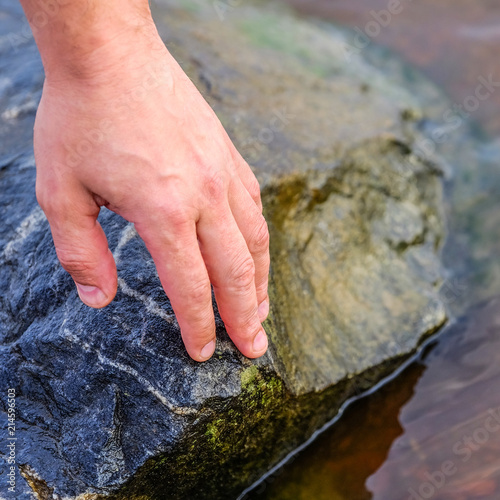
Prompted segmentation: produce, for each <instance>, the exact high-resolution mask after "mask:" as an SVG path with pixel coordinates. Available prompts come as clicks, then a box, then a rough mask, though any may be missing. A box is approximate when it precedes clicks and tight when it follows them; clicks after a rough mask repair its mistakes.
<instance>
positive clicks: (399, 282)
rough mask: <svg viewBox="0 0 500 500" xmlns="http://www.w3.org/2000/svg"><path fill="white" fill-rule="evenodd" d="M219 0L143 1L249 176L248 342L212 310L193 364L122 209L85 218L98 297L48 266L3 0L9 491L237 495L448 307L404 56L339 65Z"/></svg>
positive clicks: (392, 362)
mask: <svg viewBox="0 0 500 500" xmlns="http://www.w3.org/2000/svg"><path fill="white" fill-rule="evenodd" d="M220 3H223V2H216V3H215V4H220ZM215 4H213V3H212V2H209V1H208V0H207V1H204V0H198V1H194V0H193V1H189V2H188V1H187V0H186V1H181V0H162V1H161V2H160V1H158V2H156V3H155V4H154V5H153V8H154V14H155V18H156V20H157V23H158V26H159V29H160V32H161V33H162V35H163V37H164V39H165V41H166V43H167V46H168V47H169V48H170V49H171V51H172V52H173V54H174V55H175V56H176V57H177V59H178V60H179V61H180V63H181V65H182V66H183V67H184V69H185V70H186V71H187V72H188V74H189V75H190V76H191V77H192V78H193V80H194V81H195V83H196V84H197V86H198V88H199V89H200V90H201V91H202V92H203V94H204V95H205V96H206V97H207V99H208V100H209V102H210V103H211V104H212V106H213V107H214V108H215V110H216V112H217V114H218V115H219V117H220V118H221V121H222V122H223V124H224V125H225V127H226V128H227V130H228V132H229V134H230V135H231V137H232V139H233V140H234V141H235V143H236V145H237V146H238V148H239V149H240V150H241V152H242V153H243V155H244V156H245V157H246V159H247V160H248V161H249V163H250V164H251V165H252V167H253V168H254V171H255V173H256V174H257V176H258V178H259V181H260V182H261V186H262V190H263V201H264V206H265V212H266V216H267V218H268V221H269V226H270V230H271V238H272V272H271V299H272V309H271V314H270V319H269V320H268V322H267V324H266V329H267V331H268V332H269V335H270V349H269V353H268V354H267V355H266V356H264V357H263V358H261V359H260V360H256V361H250V360H248V359H245V358H244V357H242V356H241V355H240V354H239V353H238V352H237V351H236V350H235V348H234V347H233V345H232V343H231V341H230V340H229V338H228V337H227V335H226V333H225V331H224V326H223V324H222V322H221V321H220V319H219V318H218V319H217V330H218V331H217V333H218V345H217V349H216V354H215V356H214V357H213V359H212V360H211V361H209V362H207V363H204V364H197V363H195V362H193V361H191V360H190V359H189V358H188V356H187V354H186V353H185V351H184V348H183V345H182V342H181V338H180V334H179V329H178V325H177V323H176V320H175V317H174V315H173V313H172V309H171V307H170V304H169V301H168V298H167V297H166V296H165V294H164V292H163V291H162V288H161V286H160V282H159V280H158V278H157V275H156V271H155V267H154V264H153V262H152V260H151V258H150V256H149V254H148V252H147V251H146V248H145V246H144V244H143V242H142V241H141V240H140V239H139V238H138V237H137V235H136V233H135V231H134V229H133V227H132V226H131V225H129V224H128V223H127V222H126V221H124V220H123V219H121V218H120V217H118V216H116V215H115V214H113V213H111V212H109V211H106V210H103V212H102V214H101V216H100V220H101V223H102V225H103V227H104V228H105V231H106V234H107V236H108V239H109V244H110V248H111V249H112V251H113V252H114V255H115V259H116V260H117V265H118V273H119V291H118V295H117V297H116V300H115V301H114V302H113V303H112V304H111V305H110V306H108V307H107V308H105V309H104V310H99V311H96V310H91V309H89V308H87V307H86V306H84V305H83V304H81V303H80V302H79V300H78V297H77V294H76V291H75V290H74V287H73V284H72V281H71V279H70V277H69V276H68V275H67V274H66V273H65V272H64V271H63V270H62V269H61V268H60V266H59V264H58V262H57V259H56V255H55V251H54V248H53V244H52V241H51V236H50V231H49V227H48V223H47V221H46V220H45V217H44V215H43V213H42V212H41V210H40V208H39V207H38V206H37V204H36V200H35V194H34V180H35V169H34V159H33V155H32V150H31V129H32V124H33V119H34V113H35V110H36V105H37V102H38V99H39V97H40V92H41V86H42V82H43V74H42V67H41V63H40V61H39V58H38V55H37V52H36V47H35V46H34V43H33V41H32V39H31V38H30V36H29V34H28V32H27V30H26V28H25V21H24V20H23V17H22V13H21V11H20V8H19V7H18V6H17V4H15V5H11V4H10V3H9V2H8V1H7V0H0V74H1V75H2V77H1V78H0V110H1V119H0V192H1V198H0V206H1V214H2V225H1V226H0V248H1V250H0V394H1V395H2V396H1V397H0V428H1V429H2V433H3V432H4V429H6V428H7V389H8V388H13V389H15V391H16V396H17V397H16V437H17V441H16V465H17V466H18V467H19V474H18V476H17V489H16V491H17V493H16V496H15V497H14V498H18V499H21V500H24V499H28V498H39V499H49V498H50V499H52V498H56V499H63V498H64V499H66V498H76V497H79V498H104V497H111V498H124V499H147V498H151V499H163V498H165V499H170V498H172V499H173V498H186V499H197V498H200V499H205V498H206V499H224V498H235V497H236V496H237V494H238V493H239V492H240V491H242V490H243V489H244V488H245V487H246V486H248V485H249V484H251V483H252V481H254V480H255V479H257V478H258V477H259V475H261V474H262V473H263V472H265V471H266V470H267V469H268V468H270V467H271V466H272V465H273V464H275V463H277V462H278V461H279V460H280V459H282V458H283V457H284V456H285V455H286V454H287V453H288V452H289V451H290V450H292V449H293V448H294V447H296V446H297V445H298V444H300V443H301V442H303V441H304V440H305V439H306V438H307V437H308V436H310V435H311V433H312V432H313V431H314V430H316V429H317V428H318V427H320V426H321V425H322V424H323V423H324V422H326V421H327V420H328V419H330V418H331V417H332V416H333V415H334V414H335V412H336V411H337V410H338V408H339V406H340V405H341V404H342V403H343V402H344V401H345V400H346V399H347V398H349V397H350V396H352V395H353V394H356V393H359V391H362V390H363V389H365V388H368V387H370V386H371V385H373V384H374V383H375V382H376V381H378V380H379V379H380V378H381V377H383V376H384V375H386V374H388V373H390V371H391V370H393V369H394V368H395V366H397V364H398V363H400V362H401V360H402V359H404V358H405V357H407V356H408V355H409V354H410V353H411V352H412V351H414V349H415V348H416V346H417V345H418V344H419V342H420V341H421V340H422V338H424V337H425V336H427V335H429V334H431V333H433V332H434V331H436V330H437V329H438V328H439V327H440V326H442V325H443V323H444V322H445V321H446V313H445V310H444V307H443V304H442V303H441V302H440V300H439V298H438V294H437V288H438V286H439V283H440V281H441V275H442V269H441V264H440V260H439V253H438V252H439V248H440V244H441V242H442V240H443V237H444V229H443V215H442V202H441V191H442V186H441V179H440V171H439V169H438V168H437V167H436V166H435V165H434V164H433V163H432V162H429V161H428V160H427V159H422V158H420V157H419V156H418V154H416V153H415V151H414V149H413V144H414V142H415V140H416V138H417V137H418V135H419V132H418V127H417V122H416V121H412V119H411V117H418V116H420V115H421V111H420V108H421V102H420V101H421V99H420V98H419V97H417V96H416V95H414V94H413V93H411V92H410V91H408V90H406V89H405V88H404V86H403V85H402V84H401V78H400V76H398V75H397V74H396V73H397V71H403V70H402V69H401V68H399V66H397V64H396V66H397V68H398V69H397V71H396V70H394V68H393V69H392V70H391V72H390V73H388V74H386V73H385V72H384V71H383V70H381V69H379V68H377V67H376V65H375V64H373V63H371V62H369V61H367V60H366V59H365V58H364V57H363V55H362V56H360V57H354V58H353V59H351V60H349V61H346V59H345V57H344V43H345V40H344V37H343V34H342V32H341V31H339V30H336V29H334V28H332V27H329V26H318V25H314V24H311V23H309V22H305V21H298V20H296V19H295V18H293V17H292V16H290V15H288V13H287V12H285V11H283V10H282V9H281V8H277V7H274V6H273V5H267V6H265V7H262V6H254V5H251V4H250V3H249V4H248V5H247V4H245V6H243V5H242V6H239V7H231V6H230V4H229V3H227V4H225V5H226V7H227V8H226V9H223V10H222V11H221V10H220V9H216V8H214V5H215ZM2 435H3V434H2ZM3 443H5V440H3V441H2V448H0V488H2V489H0V498H9V494H8V491H7V489H6V486H5V485H6V484H7V471H8V464H7V458H8V450H7V449H6V448H5V446H4V444H3ZM21 476H22V477H21ZM1 495H3V496H1Z"/></svg>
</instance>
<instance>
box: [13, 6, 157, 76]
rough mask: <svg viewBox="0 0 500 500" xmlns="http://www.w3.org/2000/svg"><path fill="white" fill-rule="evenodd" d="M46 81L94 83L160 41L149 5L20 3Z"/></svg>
mask: <svg viewBox="0 0 500 500" xmlns="http://www.w3.org/2000/svg"><path fill="white" fill-rule="evenodd" d="M20 1H21V4H22V6H23V9H24V11H25V13H26V17H27V19H28V21H29V23H30V26H31V28H32V31H33V35H34V37H35V41H36V43H37V45H38V48H39V50H40V54H41V57H42V61H43V64H44V68H45V73H46V76H47V78H52V79H60V78H66V77H78V78H88V77H93V76H94V74H95V73H96V72H99V71H100V70H101V69H103V67H104V68H105V67H106V65H112V64H118V63H119V61H120V59H121V58H126V57H129V54H128V52H127V50H128V47H130V44H131V43H132V44H139V46H140V45H141V44H146V43H151V40H154V39H155V38H157V34H156V29H155V27H154V23H153V20H152V18H151V13H150V10H149V4H148V0H20Z"/></svg>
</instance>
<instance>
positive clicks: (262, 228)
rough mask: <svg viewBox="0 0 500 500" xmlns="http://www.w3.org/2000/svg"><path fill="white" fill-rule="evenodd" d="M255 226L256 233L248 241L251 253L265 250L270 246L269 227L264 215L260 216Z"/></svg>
mask: <svg viewBox="0 0 500 500" xmlns="http://www.w3.org/2000/svg"><path fill="white" fill-rule="evenodd" d="M255 226H256V228H255V231H254V234H253V235H252V237H251V238H250V240H249V242H248V246H249V250H250V252H251V253H261V252H265V251H267V249H268V248H269V229H268V227H267V222H266V219H264V216H263V215H260V216H259V220H258V222H257V223H256V225H255Z"/></svg>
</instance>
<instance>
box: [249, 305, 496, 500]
mask: <svg viewBox="0 0 500 500" xmlns="http://www.w3.org/2000/svg"><path fill="white" fill-rule="evenodd" d="M499 360H500V299H499V298H497V299H494V300H492V301H489V302H488V303H487V304H485V305H482V306H478V307H476V308H474V309H472V310H471V311H469V312H468V314H467V315H466V316H465V317H464V318H463V319H461V320H460V321H458V322H457V323H456V324H453V325H450V326H449V327H447V329H446V331H445V332H443V334H442V335H441V337H440V339H439V342H438V343H437V345H436V346H434V347H433V348H432V349H430V350H427V354H426V355H425V353H424V356H423V359H420V360H419V361H417V362H415V363H414V364H412V365H411V366H410V367H409V368H408V369H407V370H406V371H405V372H404V374H403V375H402V376H401V377H399V378H396V379H395V380H393V381H392V382H391V383H389V384H388V385H386V386H385V387H384V388H383V389H382V390H381V391H379V392H377V393H375V394H373V395H372V396H370V397H367V398H364V399H361V400H359V401H357V402H356V403H355V404H353V405H352V406H351V407H350V408H349V409H348V411H346V413H345V414H344V416H343V417H342V419H341V420H340V421H339V423H338V424H336V425H334V426H333V427H332V428H330V429H329V430H328V431H326V432H325V433H323V434H322V435H321V436H320V438H319V439H317V440H316V441H315V442H314V443H313V444H312V445H311V446H309V447H308V448H307V449H305V450H304V451H303V452H302V453H300V454H299V455H298V456H297V457H295V459H294V460H293V461H292V462H290V463H289V464H288V465H287V466H285V467H284V468H283V469H282V470H281V471H279V473H278V474H275V475H273V476H271V478H270V479H268V480H267V481H266V482H265V483H264V485H262V486H261V487H260V488H257V490H256V491H254V492H253V493H252V494H250V495H249V496H248V497H247V498H250V499H252V500H310V499H314V500H369V499H373V500H406V499H409V500H424V499H430V498H432V499H434V500H476V499H498V498H500V455H499V450H500V391H498V390H497V386H498V381H499V380H500V363H499V362H498V361H499Z"/></svg>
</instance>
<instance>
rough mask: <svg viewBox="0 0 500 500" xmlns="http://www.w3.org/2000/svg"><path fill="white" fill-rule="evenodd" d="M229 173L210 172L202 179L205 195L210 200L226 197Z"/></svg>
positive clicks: (219, 199)
mask: <svg viewBox="0 0 500 500" xmlns="http://www.w3.org/2000/svg"><path fill="white" fill-rule="evenodd" d="M228 186H229V175H228V174H227V173H226V172H224V171H216V172H210V173H208V174H207V175H206V177H205V179H204V180H203V188H204V191H205V195H206V196H207V198H208V199H209V200H210V201H212V202H214V201H215V202H217V201H221V200H224V198H226V197H227V191H228Z"/></svg>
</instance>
